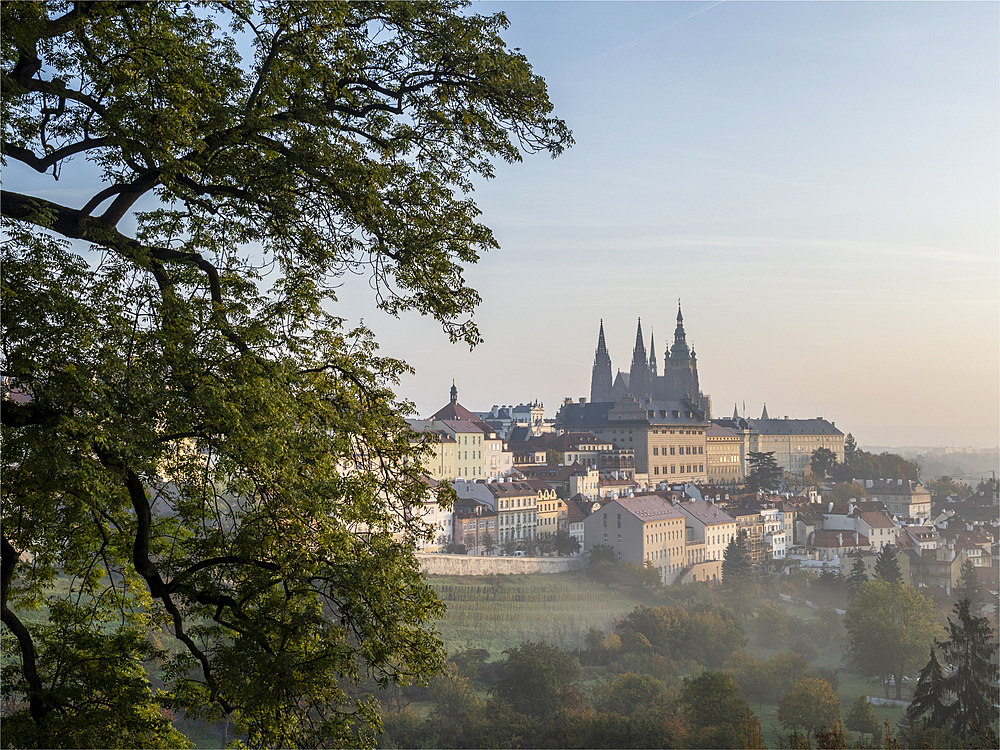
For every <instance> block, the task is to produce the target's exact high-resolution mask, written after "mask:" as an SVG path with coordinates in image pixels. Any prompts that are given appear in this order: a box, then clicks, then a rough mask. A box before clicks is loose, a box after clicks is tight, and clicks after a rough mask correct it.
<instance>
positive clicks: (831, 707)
mask: <svg viewBox="0 0 1000 750" xmlns="http://www.w3.org/2000/svg"><path fill="white" fill-rule="evenodd" d="M778 721H780V722H781V723H782V724H783V725H784V726H785V727H787V728H789V729H797V728H798V727H802V728H803V729H804V730H806V732H807V733H815V732H817V731H819V730H820V729H823V728H824V727H827V728H833V727H835V726H836V725H837V723H838V722H839V721H840V698H838V697H837V693H836V692H835V691H834V689H833V687H831V685H830V683H829V682H827V681H826V680H821V679H819V678H818V677H804V678H803V679H801V680H799V681H798V682H797V683H795V685H793V686H792V688H791V690H789V691H788V692H787V693H785V695H784V696H783V697H782V699H781V701H780V702H779V703H778Z"/></svg>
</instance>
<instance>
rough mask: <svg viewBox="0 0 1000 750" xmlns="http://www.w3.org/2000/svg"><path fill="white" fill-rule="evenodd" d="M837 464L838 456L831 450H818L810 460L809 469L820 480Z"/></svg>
mask: <svg viewBox="0 0 1000 750" xmlns="http://www.w3.org/2000/svg"><path fill="white" fill-rule="evenodd" d="M836 464H837V454H836V453H834V452H833V451H832V450H830V449H829V448H817V449H816V450H814V451H813V453H812V456H811V457H810V459H809V468H810V469H811V470H812V473H813V474H815V475H816V476H817V477H819V478H820V479H822V478H823V477H825V476H826V475H827V474H829V473H830V471H831V469H833V467H834V466H836Z"/></svg>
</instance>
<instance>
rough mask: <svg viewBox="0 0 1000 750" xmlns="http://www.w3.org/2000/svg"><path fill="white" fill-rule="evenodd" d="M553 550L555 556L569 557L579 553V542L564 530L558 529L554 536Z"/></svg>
mask: <svg viewBox="0 0 1000 750" xmlns="http://www.w3.org/2000/svg"><path fill="white" fill-rule="evenodd" d="M555 548H556V553H557V554H559V555H562V556H563V557H569V556H570V555H575V554H577V553H578V552H579V551H580V540H579V539H577V538H576V537H575V536H573V535H571V534H570V533H569V532H568V531H566V529H559V531H557V532H556V536H555Z"/></svg>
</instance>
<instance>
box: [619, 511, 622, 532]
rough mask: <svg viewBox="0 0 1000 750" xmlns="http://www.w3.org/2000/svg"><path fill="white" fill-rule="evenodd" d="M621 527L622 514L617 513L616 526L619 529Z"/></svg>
mask: <svg viewBox="0 0 1000 750" xmlns="http://www.w3.org/2000/svg"><path fill="white" fill-rule="evenodd" d="M621 527H622V514H621V513H619V514H618V528H619V529H620V528H621Z"/></svg>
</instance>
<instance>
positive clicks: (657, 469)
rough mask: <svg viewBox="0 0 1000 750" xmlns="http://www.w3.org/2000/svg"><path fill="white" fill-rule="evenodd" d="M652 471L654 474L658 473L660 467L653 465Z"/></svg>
mask: <svg viewBox="0 0 1000 750" xmlns="http://www.w3.org/2000/svg"><path fill="white" fill-rule="evenodd" d="M653 473H654V474H659V473H660V467H659V466H654V467H653Z"/></svg>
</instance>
